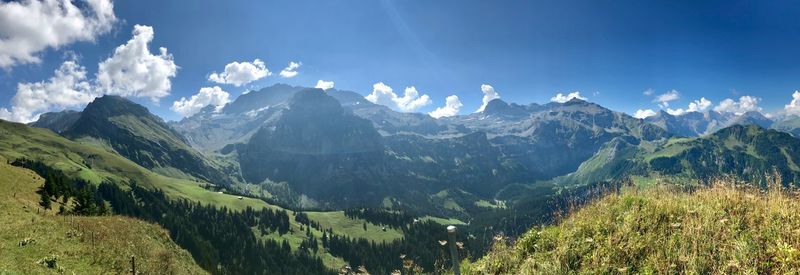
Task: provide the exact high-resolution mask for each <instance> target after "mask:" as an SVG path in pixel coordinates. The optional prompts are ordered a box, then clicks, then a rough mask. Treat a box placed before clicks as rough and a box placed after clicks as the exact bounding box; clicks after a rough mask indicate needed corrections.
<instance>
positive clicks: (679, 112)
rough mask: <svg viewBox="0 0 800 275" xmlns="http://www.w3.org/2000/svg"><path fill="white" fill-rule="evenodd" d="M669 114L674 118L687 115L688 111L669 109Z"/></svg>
mask: <svg viewBox="0 0 800 275" xmlns="http://www.w3.org/2000/svg"><path fill="white" fill-rule="evenodd" d="M667 113H668V114H670V115H673V116H680V115H683V114H685V113H686V110H684V109H683V108H678V109H672V108H667Z"/></svg>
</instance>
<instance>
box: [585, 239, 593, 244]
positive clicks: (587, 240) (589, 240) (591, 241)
mask: <svg viewBox="0 0 800 275" xmlns="http://www.w3.org/2000/svg"><path fill="white" fill-rule="evenodd" d="M584 241H585V242H587V243H593V242H594V239H592V238H586V240H584Z"/></svg>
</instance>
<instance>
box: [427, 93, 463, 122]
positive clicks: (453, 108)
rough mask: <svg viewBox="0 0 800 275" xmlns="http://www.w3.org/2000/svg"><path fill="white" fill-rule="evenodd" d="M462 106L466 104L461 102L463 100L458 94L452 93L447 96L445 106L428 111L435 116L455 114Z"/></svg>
mask: <svg viewBox="0 0 800 275" xmlns="http://www.w3.org/2000/svg"><path fill="white" fill-rule="evenodd" d="M461 106H464V104H461V100H459V99H458V96H457V95H451V96H448V97H447V98H445V103H444V106H442V107H439V108H436V110H433V112H430V113H428V115H430V116H431V117H433V118H441V117H450V116H454V115H457V114H458V111H460V110H461Z"/></svg>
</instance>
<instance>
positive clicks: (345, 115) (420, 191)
mask: <svg viewBox="0 0 800 275" xmlns="http://www.w3.org/2000/svg"><path fill="white" fill-rule="evenodd" d="M265 93H267V94H271V95H264V94H265ZM245 96H246V98H239V99H237V100H236V101H234V102H232V103H231V104H229V105H227V106H225V108H223V109H222V111H220V112H218V113H214V112H213V110H211V109H208V110H206V111H204V112H201V113H200V114H198V115H195V116H193V117H190V118H187V119H184V120H182V121H180V122H177V123H173V124H172V126H173V127H174V128H176V129H177V130H178V131H179V132H180V133H182V134H184V135H185V136H187V139H188V140H189V141H190V143H191V144H194V145H196V146H197V145H200V146H199V147H201V148H203V149H204V150H219V151H220V152H222V153H224V154H233V155H234V156H235V158H236V159H237V160H238V162H239V163H240V166H241V171H242V175H243V176H244V178H245V179H246V180H247V181H248V182H253V183H258V182H263V181H265V180H269V181H273V182H287V183H288V184H289V185H290V186H291V188H292V189H293V190H294V191H297V192H299V193H303V194H306V195H309V196H311V197H313V198H315V199H318V200H321V201H335V202H339V203H362V202H364V201H365V200H366V201H371V202H378V203H379V202H380V201H382V200H384V199H386V198H387V197H391V198H394V199H398V198H401V199H405V200H407V201H419V200H427V196H428V195H429V194H432V193H436V192H439V191H441V190H446V189H453V188H454V189H459V190H462V191H466V192H469V193H473V194H476V195H479V196H480V197H484V198H491V197H492V196H494V194H495V193H496V192H498V191H499V190H500V189H502V188H504V187H505V186H507V185H508V184H511V183H527V182H533V181H536V180H547V179H550V178H553V177H556V176H560V175H564V174H567V173H570V172H573V171H575V170H577V169H578V167H579V166H580V165H581V163H583V162H585V161H586V160H587V159H589V158H591V157H592V156H593V155H595V153H596V152H597V151H598V150H600V149H601V148H602V147H603V145H604V144H606V143H607V142H609V141H611V140H613V139H615V138H623V139H625V140H633V142H637V141H638V140H647V141H655V140H664V139H667V138H669V136H670V135H669V134H668V133H667V132H666V131H665V130H663V129H661V128H659V127H657V126H655V125H651V124H648V123H645V122H643V121H640V120H637V119H635V118H632V117H630V116H628V115H626V114H623V113H618V112H613V111H610V110H608V109H605V108H603V107H601V106H599V105H597V104H593V103H589V102H586V101H582V100H573V101H570V102H566V103H563V104H561V103H550V104H545V105H539V104H530V105H518V104H508V103H506V102H503V101H502V100H494V101H492V102H490V103H489V104H488V106H487V108H486V110H485V111H484V112H481V113H476V114H470V115H466V116H457V117H451V118H446V119H434V118H432V117H430V116H427V115H425V114H417V113H401V112H396V111H393V110H391V109H389V108H387V107H385V106H382V105H376V104H373V103H371V102H369V101H367V100H365V99H364V98H363V96H361V95H359V94H357V93H353V92H349V91H339V90H328V91H322V90H315V89H308V88H302V87H292V86H287V85H275V86H272V87H267V88H264V89H262V90H260V91H252V92H250V93H247V94H246V95H245ZM245 96H243V97H245ZM240 100H246V103H244V102H239V101H240ZM215 128H222V129H224V130H220V131H218V132H214V131H215V130H213V129H215ZM209 137H213V138H209ZM211 140H216V141H214V142H210V141H211ZM226 141H227V142H228V144H225V142H226ZM230 144H237V145H230ZM220 149H221V150H220Z"/></svg>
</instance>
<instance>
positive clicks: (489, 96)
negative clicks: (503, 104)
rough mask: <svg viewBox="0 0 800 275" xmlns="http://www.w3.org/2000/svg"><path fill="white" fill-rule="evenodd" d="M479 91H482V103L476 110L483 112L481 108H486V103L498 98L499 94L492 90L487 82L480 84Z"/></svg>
mask: <svg viewBox="0 0 800 275" xmlns="http://www.w3.org/2000/svg"><path fill="white" fill-rule="evenodd" d="M481 92H483V103H482V104H481V107H480V108H478V110H477V111H476V112H483V110H484V109H486V105H487V104H489V101H492V100H494V99H498V98H500V94H498V93H497V91H495V90H494V87H492V86H491V85H488V84H481Z"/></svg>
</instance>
